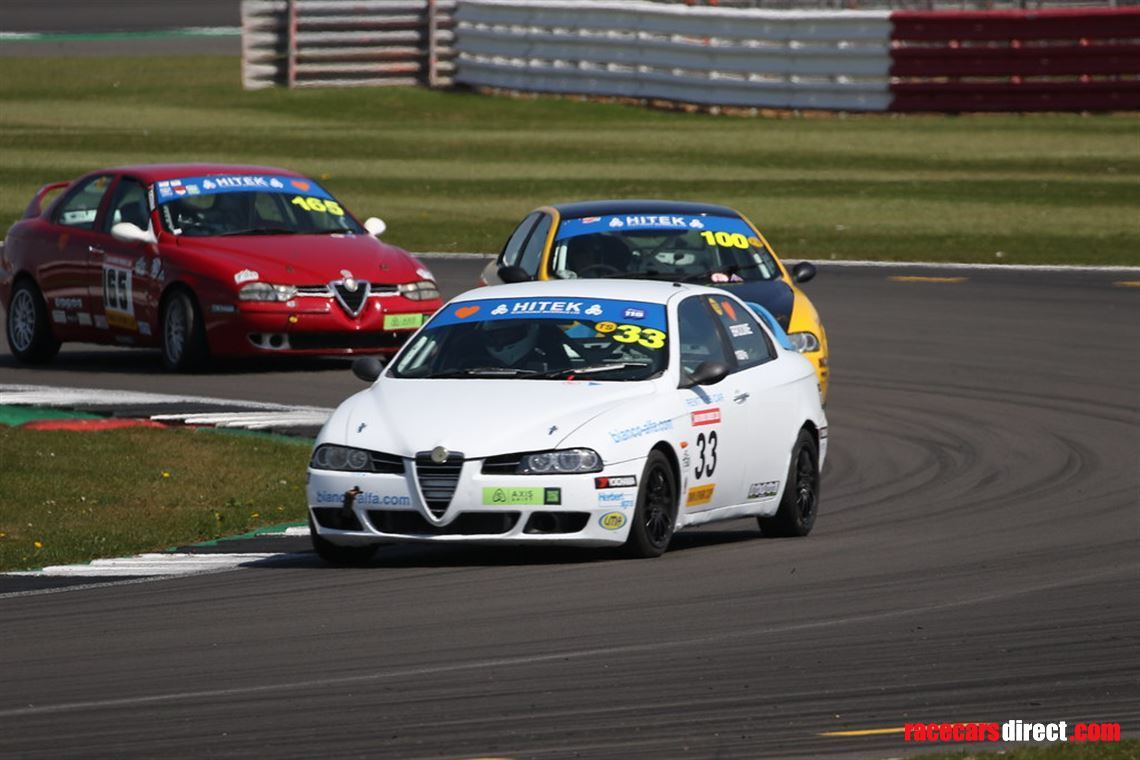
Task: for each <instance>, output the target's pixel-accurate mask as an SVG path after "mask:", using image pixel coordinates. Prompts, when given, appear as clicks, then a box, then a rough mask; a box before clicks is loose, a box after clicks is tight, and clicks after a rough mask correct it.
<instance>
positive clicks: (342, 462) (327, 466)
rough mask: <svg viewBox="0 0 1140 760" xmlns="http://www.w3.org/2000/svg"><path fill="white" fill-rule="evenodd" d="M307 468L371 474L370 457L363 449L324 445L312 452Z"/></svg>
mask: <svg viewBox="0 0 1140 760" xmlns="http://www.w3.org/2000/svg"><path fill="white" fill-rule="evenodd" d="M309 466H310V467H313V468H315V469H317V470H343V471H347V472H371V471H372V455H371V454H369V453H368V452H367V451H365V450H364V449H353V448H349V447H348V446H336V445H333V444H331V443H326V444H322V445H320V446H318V447H317V448H316V450H315V451H313V457H312V459H310V460H309Z"/></svg>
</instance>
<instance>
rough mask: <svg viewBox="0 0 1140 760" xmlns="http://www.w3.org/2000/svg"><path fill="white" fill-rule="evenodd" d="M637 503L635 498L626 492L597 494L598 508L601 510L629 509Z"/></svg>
mask: <svg viewBox="0 0 1140 760" xmlns="http://www.w3.org/2000/svg"><path fill="white" fill-rule="evenodd" d="M636 503H637V498H636V497H635V496H634V495H633V494H631V493H628V492H625V493H623V492H621V491H602V492H601V493H599V494H598V506H599V507H602V508H603V509H613V508H615V507H617V508H619V509H631V508H632V507H633V506H634V504H636Z"/></svg>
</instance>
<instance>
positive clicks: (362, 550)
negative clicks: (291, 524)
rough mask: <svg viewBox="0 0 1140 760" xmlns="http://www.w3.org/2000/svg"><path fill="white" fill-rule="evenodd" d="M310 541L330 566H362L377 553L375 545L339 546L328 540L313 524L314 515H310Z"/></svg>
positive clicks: (318, 554)
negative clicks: (319, 533)
mask: <svg viewBox="0 0 1140 760" xmlns="http://www.w3.org/2000/svg"><path fill="white" fill-rule="evenodd" d="M309 539H310V540H311V541H312V542H313V551H315V552H316V553H317V556H319V557H320V558H321V559H323V560H324V561H325V562H328V563H329V564H330V565H362V564H364V563H365V562H367V561H368V560H370V559H372V555H373V554H375V553H376V547H375V546H374V545H371V544H370V545H367V546H338V545H337V544H334V543H333V542H331V541H329V540H328V539H325V538H321V537H320V535H318V534H317V526H316V525H314V524H313V515H312V513H311V512H310V513H309Z"/></svg>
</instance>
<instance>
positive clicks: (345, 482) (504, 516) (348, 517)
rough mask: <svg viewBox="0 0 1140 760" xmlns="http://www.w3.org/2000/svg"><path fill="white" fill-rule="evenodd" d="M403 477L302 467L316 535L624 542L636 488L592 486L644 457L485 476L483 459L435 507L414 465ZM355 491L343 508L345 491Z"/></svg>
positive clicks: (408, 464) (369, 540)
mask: <svg viewBox="0 0 1140 760" xmlns="http://www.w3.org/2000/svg"><path fill="white" fill-rule="evenodd" d="M404 461H405V472H404V473H403V474H399V475H398V474H391V475H389V474H379V473H351V472H333V471H328V470H316V469H312V468H310V469H309V477H308V487H307V495H308V502H309V510H310V512H311V514H312V517H313V524H314V525H315V526H316V529H317V532H318V533H319V534H320V535H321V537H322V538H325V539H326V540H328V541H331V542H332V543H335V544H339V545H343V546H351V545H362V544H374V543H395V542H443V543H452V542H461V543H477V544H550V543H557V544H566V545H572V546H614V545H620V544H622V543H624V542H625V540H626V537H627V536H628V534H629V526H630V522H631V520H632V519H633V513H634V508H635V506H636V504H637V487H636V486H630V487H628V488H604V489H598V488H596V487H595V482H596V481H595V479H596V478H598V477H604V476H607V475H608V476H628V475H631V474H637V475H638V476H640V473H641V470H642V467H643V466H644V463H645V460H644V459H641V460H639V461H629V462H624V463H622V464H620V465H615V466H612V467H609V468H606V470H604V471H602V472H596V473H588V474H587V473H583V474H577V475H550V476H538V475H484V474H482V472H481V469H482V464H483V463H482V460H468V461H466V462H464V463H463V468H462V470H461V472H460V476H459V480H458V482H457V483H456V487H455V491H454V494H453V496H452V497H451V499H450V502H449V503H447V504H446V506H445V508H444V509H443V510H442V511H441V510H440V509H439V504H438V502H436V503H435V507H434V509H433V506H431V505H429V504H428V503H427V502H425V500H424V498H423V496H422V494H421V491H420V489H419V486H418V482H419V481H418V478H417V476H416V468H415V465H414V464H413V462H412V461H411V460H404ZM355 489H359V492H358V493H355V495H354V496H353V498H352V499H351V500H350V501H349V504H350V506H348V507H346V506H345V503H346V499H345V497H346V494H348V493H349V492H353V491H354V490H355Z"/></svg>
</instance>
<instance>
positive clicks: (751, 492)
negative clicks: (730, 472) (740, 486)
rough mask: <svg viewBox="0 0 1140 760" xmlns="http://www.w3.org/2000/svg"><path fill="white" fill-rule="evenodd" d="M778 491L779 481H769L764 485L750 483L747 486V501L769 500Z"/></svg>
mask: <svg viewBox="0 0 1140 760" xmlns="http://www.w3.org/2000/svg"><path fill="white" fill-rule="evenodd" d="M779 490H780V481H778V480H769V481H768V482H766V483H752V484H751V485H749V486H748V498H749V499H770V498H772V497H773V496H775V495H776V492H777V491H779Z"/></svg>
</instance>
